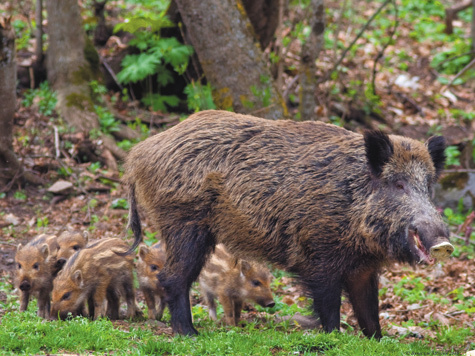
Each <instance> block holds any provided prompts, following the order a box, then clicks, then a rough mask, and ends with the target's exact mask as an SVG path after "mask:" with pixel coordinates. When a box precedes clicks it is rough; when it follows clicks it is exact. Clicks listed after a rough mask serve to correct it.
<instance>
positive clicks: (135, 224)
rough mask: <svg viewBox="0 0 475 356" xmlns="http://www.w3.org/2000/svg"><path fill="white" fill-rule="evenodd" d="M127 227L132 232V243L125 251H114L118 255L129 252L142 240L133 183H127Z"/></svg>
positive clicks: (124, 254)
mask: <svg viewBox="0 0 475 356" xmlns="http://www.w3.org/2000/svg"><path fill="white" fill-rule="evenodd" d="M127 227H128V228H130V229H132V232H133V233H134V243H133V244H132V246H131V247H130V248H129V249H128V250H127V251H125V252H116V253H117V254H118V255H119V256H126V255H129V254H131V253H132V252H133V251H134V250H135V249H136V248H137V246H138V245H139V244H140V243H141V242H142V226H141V224H140V216H139V212H138V210H137V201H136V199H135V184H134V183H132V184H130V185H129V223H128V225H127Z"/></svg>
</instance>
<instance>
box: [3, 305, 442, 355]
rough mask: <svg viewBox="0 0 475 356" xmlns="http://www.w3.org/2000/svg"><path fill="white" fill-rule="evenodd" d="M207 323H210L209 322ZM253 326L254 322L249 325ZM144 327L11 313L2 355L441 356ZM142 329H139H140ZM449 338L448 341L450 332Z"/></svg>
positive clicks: (357, 340) (269, 333)
mask: <svg viewBox="0 0 475 356" xmlns="http://www.w3.org/2000/svg"><path fill="white" fill-rule="evenodd" d="M206 324H207V323H206ZM251 324H252V323H251ZM145 325H146V324H144V323H130V329H129V330H120V329H118V328H115V327H114V324H113V323H112V322H110V321H108V320H106V319H102V320H97V321H90V320H88V319H85V318H75V319H73V320H69V321H45V320H43V319H41V318H38V317H37V316H36V315H35V314H34V312H33V311H31V310H30V311H28V312H25V313H18V312H8V313H6V314H5V315H4V316H3V318H2V320H1V324H0V345H1V346H0V353H1V354H2V355H13V354H15V355H21V354H48V353H65V352H80V353H85V352H92V353H97V354H103V353H106V352H112V353H114V354H118V355H121V354H128V355H150V354H160V355H161V354H168V355H185V354H186V355H228V354H230V355H289V354H294V355H317V354H320V355H323V354H324V355H413V354H424V355H437V353H435V352H433V351H432V350H431V348H430V346H429V345H425V344H423V343H422V342H419V341H417V342H414V343H411V344H404V343H400V342H399V341H397V340H395V339H393V338H387V337H385V338H383V339H382V340H381V341H380V342H377V341H375V340H368V339H366V338H364V337H363V336H361V335H350V334H343V333H336V332H334V333H331V334H325V333H321V332H317V331H309V332H304V331H290V332H284V331H280V330H276V329H275V328H268V327H265V326H262V325H261V326H260V327H261V329H257V330H255V329H253V330H248V328H247V327H245V328H244V329H243V328H240V327H234V328H224V327H218V328H213V327H211V328H207V327H202V328H199V330H200V332H201V333H200V335H199V336H196V337H192V338H190V337H182V336H178V337H170V336H165V335H154V333H153V331H152V329H153V328H150V327H145V328H144V326H145ZM139 326H140V327H139ZM446 337H450V335H449V334H447V335H446Z"/></svg>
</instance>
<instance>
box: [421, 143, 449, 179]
mask: <svg viewBox="0 0 475 356" xmlns="http://www.w3.org/2000/svg"><path fill="white" fill-rule="evenodd" d="M426 146H427V149H428V150H429V154H430V156H431V158H432V162H434V167H435V175H436V178H438V177H439V176H440V173H442V170H443V169H444V166H445V158H446V157H445V148H446V147H447V142H446V141H445V138H444V136H432V137H430V138H429V139H428V140H427V142H426Z"/></svg>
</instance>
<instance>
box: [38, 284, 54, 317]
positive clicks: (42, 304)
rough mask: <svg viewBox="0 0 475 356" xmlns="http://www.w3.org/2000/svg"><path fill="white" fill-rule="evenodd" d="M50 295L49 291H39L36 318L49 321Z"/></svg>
mask: <svg viewBox="0 0 475 356" xmlns="http://www.w3.org/2000/svg"><path fill="white" fill-rule="evenodd" d="M50 308H51V305H50V294H49V290H46V291H45V290H41V291H40V293H39V295H38V316H39V317H41V318H45V319H49V317H50Z"/></svg>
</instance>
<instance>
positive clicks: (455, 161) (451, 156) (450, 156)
mask: <svg viewBox="0 0 475 356" xmlns="http://www.w3.org/2000/svg"><path fill="white" fill-rule="evenodd" d="M445 155H446V156H447V159H446V161H445V165H446V166H460V160H459V156H460V151H459V149H458V147H457V146H448V147H447V148H446V149H445Z"/></svg>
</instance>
